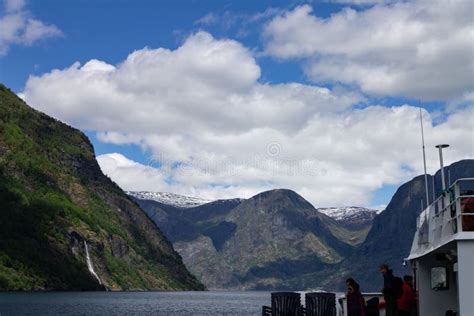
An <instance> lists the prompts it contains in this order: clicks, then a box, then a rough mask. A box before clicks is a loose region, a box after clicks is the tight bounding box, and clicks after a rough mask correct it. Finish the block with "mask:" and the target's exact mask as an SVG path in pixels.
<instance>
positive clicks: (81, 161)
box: [0, 85, 204, 291]
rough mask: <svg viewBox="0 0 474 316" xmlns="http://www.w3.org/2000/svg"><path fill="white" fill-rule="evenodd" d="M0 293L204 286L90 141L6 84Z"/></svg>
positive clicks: (1, 109) (0, 135) (0, 101)
mask: <svg viewBox="0 0 474 316" xmlns="http://www.w3.org/2000/svg"><path fill="white" fill-rule="evenodd" d="M0 223H1V229H0V290H3V291H4V290H104V289H111V290H201V289H204V286H203V285H202V284H201V283H200V282H199V281H197V279H196V278H195V277H194V276H193V275H191V274H190V273H189V271H188V270H187V269H186V267H185V266H184V264H183V262H182V259H181V257H180V256H179V254H178V253H177V252H175V251H174V249H173V247H172V244H171V243H170V242H169V241H168V240H167V239H166V237H165V236H164V235H163V234H162V233H161V232H160V230H159V229H158V228H157V227H156V225H155V224H154V223H153V222H152V220H151V219H150V218H148V217H147V216H146V214H145V213H144V212H143V211H142V210H141V209H140V208H139V207H138V206H137V205H136V204H135V203H134V202H133V201H132V200H131V199H130V198H129V197H128V196H127V195H126V194H125V193H124V192H123V191H122V190H121V189H120V188H119V187H118V186H117V185H116V184H115V183H113V182H112V181H111V180H110V179H109V178H107V177H106V176H104V174H103V173H102V172H101V170H100V168H99V165H98V164H97V161H96V160H95V155H94V150H93V147H92V145H91V143H90V141H89V140H88V139H87V137H86V136H85V135H84V134H83V133H81V132H80V131H78V130H76V129H74V128H71V127H69V126H67V125H65V124H63V123H61V122H59V121H57V120H54V119H53V118H51V117H48V116H46V115H45V114H42V113H40V112H37V111H35V110H33V109H31V108H30V107H28V106H27V105H26V103H24V102H23V101H22V100H21V99H19V98H18V97H17V96H16V95H15V94H14V93H12V92H11V91H10V90H8V89H7V88H6V87H5V86H3V85H0Z"/></svg>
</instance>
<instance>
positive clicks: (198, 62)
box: [21, 32, 473, 206]
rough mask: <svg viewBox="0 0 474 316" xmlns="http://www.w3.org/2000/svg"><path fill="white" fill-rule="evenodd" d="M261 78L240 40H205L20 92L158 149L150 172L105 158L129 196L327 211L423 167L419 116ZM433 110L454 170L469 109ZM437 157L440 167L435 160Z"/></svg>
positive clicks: (430, 140) (408, 109)
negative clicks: (281, 196)
mask: <svg viewBox="0 0 474 316" xmlns="http://www.w3.org/2000/svg"><path fill="white" fill-rule="evenodd" d="M259 77H260V67H259V66H258V64H257V62H256V60H255V58H254V57H253V56H252V55H251V53H250V51H249V50H248V49H247V48H245V47H244V46H243V45H242V44H240V43H239V42H237V41H233V40H229V39H215V38H213V37H212V36H211V35H210V34H208V33H205V32H198V33H196V34H194V35H192V36H190V37H189V38H188V39H187V40H186V41H185V42H184V43H183V44H182V45H181V46H180V47H178V48H177V49H176V50H168V49H164V48H158V49H151V48H144V49H141V50H137V51H135V52H133V53H131V54H130V55H129V56H128V57H127V58H126V59H125V60H124V61H123V62H122V63H120V64H117V65H110V64H107V63H106V62H103V61H99V60H91V61H89V62H87V63H86V64H84V65H80V64H79V63H75V64H73V65H72V66H71V67H68V68H66V69H61V70H60V69H57V70H53V71H51V72H49V73H46V74H43V75H41V76H32V77H30V78H29V80H28V82H27V84H26V86H25V90H24V91H23V93H22V94H21V96H22V97H23V98H24V99H25V100H26V101H27V102H28V103H29V104H31V105H33V106H34V107H35V108H37V109H39V110H42V111H44V112H46V113H48V114H50V115H53V116H55V117H56V118H59V119H61V120H64V121H66V122H68V123H70V124H72V125H74V126H76V127H79V128H82V129H86V130H92V131H95V132H97V135H98V138H99V139H100V140H101V141H104V142H110V143H114V144H137V145H139V146H141V147H142V148H143V149H145V150H147V151H149V152H151V153H152V157H151V158H150V163H148V164H139V163H137V162H133V161H130V160H129V159H127V158H126V157H124V156H122V155H120V154H108V155H103V156H100V157H98V159H99V163H100V165H101V167H102V169H103V170H104V172H105V173H106V174H108V175H109V176H111V178H112V179H114V180H115V181H117V183H118V184H119V185H120V186H122V188H124V189H125V190H152V191H171V192H176V193H181V194H188V195H195V196H200V197H203V198H209V199H214V198H225V197H249V196H251V195H253V194H256V193H258V192H260V191H262V190H266V189H271V188H277V187H284V188H290V189H293V190H295V191H297V192H299V193H301V194H303V196H305V197H306V198H308V199H309V200H310V201H311V202H313V203H314V204H315V205H318V206H328V205H347V204H351V205H354V204H355V205H357V204H360V205H368V203H370V200H371V194H372V192H373V191H374V190H376V189H377V188H380V187H381V186H383V185H384V184H389V183H393V184H395V183H399V182H400V181H403V180H406V179H408V178H409V177H411V176H413V175H415V174H418V173H419V172H420V171H421V170H422V168H421V161H420V156H421V155H420V154H421V153H420V144H419V143H420V142H419V138H418V135H419V118H418V115H419V114H418V113H419V112H418V111H419V110H418V108H415V107H412V106H410V105H404V106H399V107H382V106H366V107H363V108H360V107H359V106H356V105H359V104H360V103H361V102H364V98H363V97H361V96H360V95H359V94H357V93H354V92H351V91H347V90H344V89H342V88H334V89H328V88H325V87H319V86H314V85H303V84H299V83H286V84H278V85H274V84H267V83H263V82H259ZM423 113H424V118H425V125H426V139H427V146H428V148H432V147H433V146H434V144H435V142H448V143H451V144H452V145H453V146H452V148H451V149H450V151H449V153H447V155H446V160H447V162H452V161H455V160H458V159H460V158H467V157H472V156H473V148H472V143H473V142H472V132H473V131H472V115H473V114H472V108H471V107H462V108H459V107H458V108H456V110H455V111H453V112H452V113H451V114H450V115H449V116H447V117H446V118H445V120H443V122H442V123H441V124H438V125H434V124H433V118H432V114H431V113H429V112H427V111H423ZM428 157H429V167H430V170H431V171H435V169H436V166H437V160H436V152H435V151H434V150H433V153H432V154H429V155H428Z"/></svg>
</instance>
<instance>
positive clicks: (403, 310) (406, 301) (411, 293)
mask: <svg viewBox="0 0 474 316" xmlns="http://www.w3.org/2000/svg"><path fill="white" fill-rule="evenodd" d="M412 282H413V277H412V276H409V275H405V276H404V277H403V286H402V290H403V291H402V295H401V297H400V298H399V299H398V301H397V305H398V316H410V314H411V311H412V310H413V307H414V305H415V290H414V289H413V283H412Z"/></svg>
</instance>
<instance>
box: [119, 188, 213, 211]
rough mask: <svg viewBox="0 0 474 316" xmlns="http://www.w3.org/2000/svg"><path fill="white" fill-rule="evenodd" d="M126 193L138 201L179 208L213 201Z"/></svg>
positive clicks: (162, 194)
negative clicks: (148, 201) (150, 201)
mask: <svg viewBox="0 0 474 316" xmlns="http://www.w3.org/2000/svg"><path fill="white" fill-rule="evenodd" d="M126 193H127V194H128V195H130V196H132V197H134V198H137V199H141V200H152V201H156V202H160V203H163V204H166V205H171V206H174V207H179V208H191V207H196V206H199V205H203V204H206V203H209V202H212V201H211V200H206V199H201V198H197V197H192V196H184V195H179V194H175V193H169V192H149V191H128V192H126Z"/></svg>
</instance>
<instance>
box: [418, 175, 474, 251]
mask: <svg viewBox="0 0 474 316" xmlns="http://www.w3.org/2000/svg"><path fill="white" fill-rule="evenodd" d="M417 231H418V245H420V246H421V245H424V244H425V247H426V246H428V245H426V244H429V245H430V246H434V245H436V244H442V243H443V242H445V241H448V240H449V239H451V238H452V237H453V236H454V235H456V234H458V233H460V232H474V178H463V179H458V180H457V181H456V182H454V183H453V185H451V186H450V188H449V189H447V190H445V191H444V192H443V193H442V194H441V195H440V196H439V197H438V198H437V199H436V200H435V201H434V202H433V203H431V204H430V205H429V206H428V207H427V208H426V209H425V210H424V211H423V212H422V213H421V214H420V215H419V216H418V218H417Z"/></svg>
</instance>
